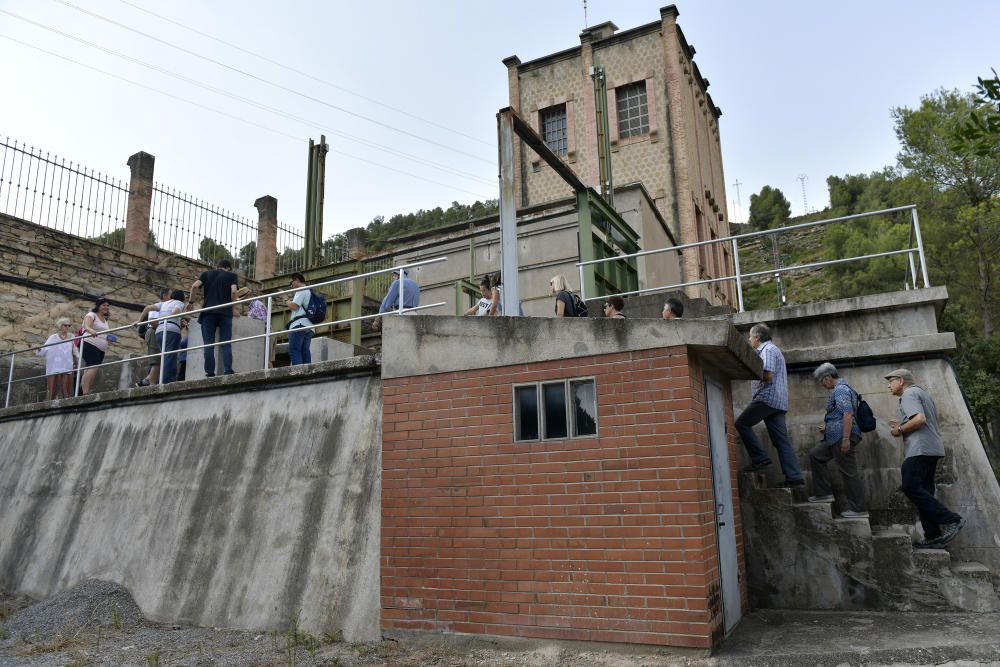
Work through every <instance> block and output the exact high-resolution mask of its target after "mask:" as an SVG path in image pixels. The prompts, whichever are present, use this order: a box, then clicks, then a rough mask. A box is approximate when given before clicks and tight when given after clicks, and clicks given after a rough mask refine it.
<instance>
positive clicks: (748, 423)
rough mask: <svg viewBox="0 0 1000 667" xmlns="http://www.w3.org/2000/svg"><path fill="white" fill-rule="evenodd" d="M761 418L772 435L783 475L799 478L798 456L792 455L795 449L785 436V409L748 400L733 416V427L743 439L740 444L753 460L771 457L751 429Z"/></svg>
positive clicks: (772, 442)
mask: <svg viewBox="0 0 1000 667" xmlns="http://www.w3.org/2000/svg"><path fill="white" fill-rule="evenodd" d="M761 420H763V421H764V426H766V427H767V434H768V435H769V436H771V444H773V445H774V446H775V448H777V450H778V461H779V462H780V463H781V471H782V472H783V473H785V479H789V480H800V479H802V469H801V468H800V467H799V460H798V459H797V458H796V457H795V450H794V449H792V443H791V442H790V441H789V440H788V428H787V427H786V426H785V411H784V410H776V409H775V408H772V407H771V406H770V405H767V404H766V403H760V402H758V401H754V402H752V403H750V405H748V406H747V407H746V409H744V410H743V412H741V413H740V416H739V417H737V418H736V430H737V431H738V432H739V434H740V438H741V439H742V440H743V446H744V447H746V448H747V452H748V453H749V454H750V460H751V461H752V462H753V463H760V462H762V461H767V460H768V459H769V458H770V457H769V456H768V455H767V451H766V450H765V449H764V446H763V445H762V444H760V440H758V439H757V436H756V435H755V434H754V432H753V427H754V426H755V425H756V424H759V423H760V422H761Z"/></svg>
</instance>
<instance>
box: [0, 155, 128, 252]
mask: <svg viewBox="0 0 1000 667" xmlns="http://www.w3.org/2000/svg"><path fill="white" fill-rule="evenodd" d="M128 195H129V189H128V185H127V184H126V183H125V181H122V180H119V179H114V178H109V177H107V176H105V175H104V174H101V173H100V172H97V171H94V170H93V169H87V168H86V167H83V166H81V165H80V164H79V163H74V162H73V161H72V160H71V161H70V162H69V163H67V162H66V159H65V158H60V157H58V156H57V155H53V154H52V153H48V152H46V153H44V154H43V153H42V150H41V149H36V148H35V147H34V146H28V145H27V144H25V143H23V142H22V143H18V142H17V141H16V140H14V141H12V140H11V139H10V137H7V138H6V139H0V212H2V213H6V214H7V215H10V216H12V217H16V218H21V219H22V220H27V221H28V222H33V223H35V224H37V225H42V226H43V227H49V228H50V229H55V230H58V231H60V232H64V233H67V234H73V235H74V236H80V237H82V238H86V239H90V240H92V241H97V242H99V243H103V244H105V245H109V246H112V247H114V248H118V249H121V248H122V247H124V245H125V216H126V212H127V210H128Z"/></svg>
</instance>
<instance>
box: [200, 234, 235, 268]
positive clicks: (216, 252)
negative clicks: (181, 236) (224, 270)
mask: <svg viewBox="0 0 1000 667" xmlns="http://www.w3.org/2000/svg"><path fill="white" fill-rule="evenodd" d="M198 257H199V258H200V259H201V261H203V262H207V263H208V264H211V265H212V266H215V265H216V264H218V263H219V262H221V261H222V260H224V259H228V260H229V261H230V262H231V263H232V264H234V265H236V264H238V263H237V262H236V258H235V257H233V255H232V254H231V253H230V252H229V250H228V249H227V248H226V246H224V245H222V244H221V243H219V242H217V241H215V240H213V239H210V238H208V237H207V236H206V237H204V238H202V239H201V243H199V244H198ZM234 268H235V266H234Z"/></svg>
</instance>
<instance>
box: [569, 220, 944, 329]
mask: <svg viewBox="0 0 1000 667" xmlns="http://www.w3.org/2000/svg"><path fill="white" fill-rule="evenodd" d="M900 211H910V215H911V222H910V242H909V243H908V244H907V245H908V246H909V247H908V248H906V249H903V250H893V251H888V252H882V253H873V254H869V255H862V256H858V257H849V258H842V259H835V260H827V261H823V262H811V263H809V264H800V265H796V266H786V267H775V268H773V269H768V270H766V271H754V272H750V273H743V272H742V271H741V270H740V257H739V248H738V245H737V244H738V242H739V241H741V240H745V239H750V238H757V237H761V236H769V235H777V234H781V233H784V232H789V231H794V230H798V229H804V228H808V227H819V226H823V225H829V224H832V223H835V222H845V221H849V220H857V219H860V218H871V217H875V216H879V215H886V214H889V213H897V212H900ZM914 237H916V242H917V247H916V248H913V247H912V245H913V239H914ZM717 243H730V244H732V247H733V265H734V268H735V273H734V274H733V275H728V276H723V277H720V278H708V279H704V280H694V281H688V282H683V283H676V284H674V285H665V286H660V287H647V288H644V289H639V290H632V291H629V292H619V293H618V295H619V296H629V295H633V294H644V293H647V292H660V291H664V290H669V289H678V288H683V287H691V286H694V285H704V284H709V283H718V282H725V281H734V282H735V283H736V291H737V298H738V308H739V311H740V312H743V310H744V304H743V279H745V278H753V277H757V276H762V275H774V276H781V275H782V274H783V273H790V272H792V271H799V270H803V269H809V268H816V267H821V266H830V265H833V264H843V263H846V262H855V261H861V260H865V259H872V258H876V257H889V256H893V255H901V254H906V255H907V256H908V265H909V269H910V272H909V274H908V275H913V287H914V288H916V282H917V277H916V269H915V267H914V266H913V254H917V256H918V258H919V260H920V269H921V278H922V282H923V285H924V287H925V288H926V287H930V281H929V279H928V277H927V260H926V257H925V255H924V247H923V237H922V235H921V233H920V223H919V220H918V218H917V207H916V205H915V204H908V205H906V206H896V207H893V208H887V209H881V210H878V211H869V212H865V213H854V214H851V215H844V216H840V217H836V218H826V219H824V220H812V221H809V222H802V223H798V224H795V225H788V226H787V227H778V228H776V229H766V230H762V231H757V232H747V233H745V234H734V235H731V236H724V237H721V238H717V239H709V240H707V241H694V242H692V243H684V244H682V245H678V246H670V247H667V248H656V249H653V250H642V251H639V252H635V253H632V254H629V255H617V256H615V257H603V258H600V259H593V260H588V261H585V262H577V264H576V266H577V268H578V269H579V274H580V296H581V298H582V299H584V300H588V299H595V298H598V297H597V296H592V297H587V296H586V292H585V290H586V287H585V281H584V279H583V270H584V267H586V266H591V265H594V264H601V263H605V262H613V261H620V260H629V259H634V258H637V257H644V256H647V255H656V254H660V253H665V252H681V251H683V250H687V249H689V248H698V247H701V246H707V245H714V244H717ZM904 287H905V288H906V289H909V281H908V276H904ZM605 296H607V295H605Z"/></svg>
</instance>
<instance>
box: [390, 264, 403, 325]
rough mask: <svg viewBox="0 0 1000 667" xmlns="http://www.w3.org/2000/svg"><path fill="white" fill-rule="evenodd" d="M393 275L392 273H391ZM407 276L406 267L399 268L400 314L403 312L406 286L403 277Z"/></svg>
mask: <svg viewBox="0 0 1000 667" xmlns="http://www.w3.org/2000/svg"><path fill="white" fill-rule="evenodd" d="M389 275H390V276H391V275H392V274H391V273H390V274H389ZM405 277H406V269H400V270H399V314H400V315H402V314H403V288H404V287H406V283H404V282H403V278H405Z"/></svg>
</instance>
